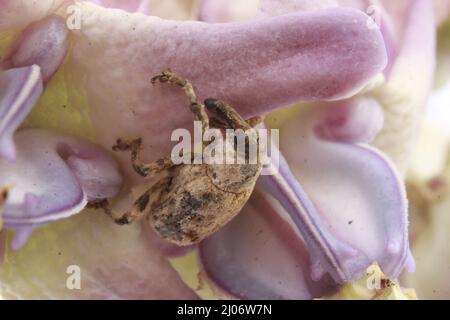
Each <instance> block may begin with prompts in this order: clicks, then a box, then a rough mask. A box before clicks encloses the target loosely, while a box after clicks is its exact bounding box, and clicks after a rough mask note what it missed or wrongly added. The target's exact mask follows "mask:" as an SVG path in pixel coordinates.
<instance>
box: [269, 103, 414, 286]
mask: <svg viewBox="0 0 450 320" xmlns="http://www.w3.org/2000/svg"><path fill="white" fill-rule="evenodd" d="M369 106H370V105H369ZM333 113H334V110H333V106H331V107H330V106H325V107H323V108H317V107H316V108H309V109H308V110H304V111H303V114H302V116H301V117H299V118H298V119H297V120H295V121H293V122H292V123H291V124H290V125H288V127H287V128H286V129H285V130H284V131H282V139H281V142H282V144H281V147H282V148H281V149H282V150H284V152H285V155H286V157H287V159H288V160H289V163H290V165H291V168H292V170H293V172H294V174H295V176H296V177H297V179H298V180H299V181H300V183H301V185H302V187H303V189H304V191H301V190H302V188H301V187H300V185H297V186H296V181H295V179H292V178H289V179H288V180H286V178H288V177H290V176H291V175H290V173H289V171H286V170H288V168H287V167H286V166H283V165H281V166H280V179H278V178H277V177H278V175H276V176H274V177H270V176H268V177H263V179H269V187H271V189H274V188H278V190H284V189H289V188H292V190H294V191H292V192H294V193H295V194H297V195H298V196H294V195H293V194H292V196H291V197H289V198H286V197H284V195H285V194H284V192H281V191H280V192H277V195H278V198H279V199H280V201H281V203H282V204H284V205H285V206H286V209H287V210H288V212H289V213H291V216H292V217H293V218H294V221H295V217H296V216H295V215H292V212H297V215H298V214H299V218H297V219H300V220H298V221H299V222H297V225H298V226H299V228H300V230H301V228H307V229H306V231H304V232H303V236H304V237H305V240H306V241H307V243H308V244H309V247H310V250H312V252H311V254H312V259H313V260H312V263H313V266H314V267H313V270H312V271H313V278H315V279H318V278H320V277H321V276H322V275H323V274H324V273H326V272H328V273H330V274H331V275H332V276H333V278H334V279H335V280H336V281H337V282H345V281H350V280H355V279H356V278H357V277H358V276H360V275H361V273H362V272H363V271H364V270H365V268H367V267H368V266H369V265H370V264H371V263H373V262H375V261H377V262H378V263H379V264H380V266H381V268H382V270H383V271H384V272H385V273H386V274H387V275H388V276H389V277H394V278H395V277H397V276H398V275H399V274H400V272H401V271H402V270H403V268H404V267H405V265H406V264H407V263H412V260H411V259H410V256H409V243H408V232H407V225H408V221H407V205H406V204H407V202H406V194H405V190H404V185H403V182H402V181H401V179H400V178H399V177H398V175H397V173H396V171H395V169H394V168H393V166H392V164H391V163H390V161H389V160H388V159H387V158H386V157H385V156H383V155H382V154H381V153H379V152H378V151H376V150H375V149H373V148H370V147H369V146H367V145H363V144H349V143H343V142H340V141H339V139H334V140H335V141H327V140H324V139H323V138H324V137H326V136H324V135H322V136H320V135H317V131H316V130H315V128H317V127H319V128H320V127H322V128H323V127H324V126H326V124H327V119H328V115H329V114H331V115H333ZM371 120H372V119H367V122H368V125H370V121H371ZM348 123H349V124H352V122H351V121H350V122H348ZM331 129H333V128H331ZM350 129H352V127H351V126H350ZM340 132H342V128H341V129H340ZM363 136H365V134H364V135H363ZM344 137H345V135H344ZM344 140H346V138H345V139H344ZM351 140H354V139H353V138H352V139H351ZM295 190H297V191H295ZM302 192H304V194H302ZM286 194H287V195H289V193H286ZM296 197H297V198H298V199H303V200H302V202H296V200H295V199H296ZM284 198H286V200H283V199H284ZM307 198H309V199H310V201H308V200H307ZM296 203H297V204H296ZM297 206H298V207H299V209H298V210H297V209H295V208H296V207H297ZM289 208H290V209H289ZM294 209H295V210H294ZM302 221H305V222H302ZM308 221H311V222H308ZM305 225H306V227H305ZM308 228H309V229H308ZM305 232H306V233H305Z"/></svg>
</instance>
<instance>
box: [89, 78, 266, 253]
mask: <svg viewBox="0 0 450 320" xmlns="http://www.w3.org/2000/svg"><path fill="white" fill-rule="evenodd" d="M156 81H159V82H161V83H172V84H175V85H178V86H180V87H182V88H183V89H184V91H185V93H186V95H187V97H188V98H189V102H190V108H191V111H192V113H193V114H194V120H197V121H201V122H202V128H203V131H205V130H207V129H208V128H209V123H210V118H209V116H208V114H207V113H206V111H205V106H206V108H207V109H208V110H209V111H210V112H211V113H212V114H214V115H215V117H213V118H211V123H213V122H214V126H215V127H217V128H219V129H228V128H230V129H242V132H245V133H246V135H247V136H246V138H245V139H246V140H245V141H246V143H250V142H251V143H255V145H256V146H258V135H257V133H256V130H250V129H252V127H253V126H254V125H255V124H256V123H257V122H259V121H261V120H262V119H260V118H254V119H251V120H249V121H245V120H244V119H242V118H241V116H240V115H239V114H238V113H237V112H236V111H235V110H234V109H233V108H232V107H230V106H228V105H227V104H226V103H224V102H223V101H220V100H216V99H206V100H205V103H204V104H202V103H199V102H197V99H196V96H195V92H194V89H193V87H192V85H191V84H190V83H189V82H188V81H186V80H184V79H181V78H179V77H178V76H176V75H175V74H174V73H172V72H171V71H170V70H168V71H165V72H163V73H162V74H160V75H158V76H155V77H153V79H152V83H155V82H156ZM140 148H141V139H136V140H133V141H124V140H122V139H119V140H118V141H117V143H116V145H115V146H114V147H113V150H121V151H131V161H132V165H133V168H134V169H135V171H136V172H137V173H138V174H140V175H142V176H145V177H148V176H150V175H155V174H159V173H161V172H165V173H166V174H165V175H164V177H163V178H161V179H160V180H159V181H158V182H156V183H155V184H154V185H153V186H151V187H150V188H149V189H148V190H147V191H145V192H144V193H143V194H142V195H141V196H139V198H138V199H137V200H136V201H135V202H134V205H133V207H132V209H131V210H130V211H128V212H126V213H125V214H123V215H122V216H120V217H119V218H115V217H114V216H115V215H114V214H113V213H112V212H111V210H110V209H109V205H108V202H107V201H106V200H104V201H102V202H100V203H96V204H92V206H95V207H97V208H99V207H100V208H103V209H104V210H105V211H106V213H108V214H109V215H111V217H113V219H114V221H115V222H116V223H118V224H121V225H123V224H129V223H131V222H132V221H134V220H135V219H136V218H138V217H140V216H143V215H144V216H146V217H147V219H148V221H149V223H150V225H151V226H152V227H153V229H154V230H155V231H156V232H157V233H158V234H159V235H160V236H161V237H162V238H163V239H166V240H168V241H170V242H172V243H175V244H178V245H191V244H194V243H197V242H199V241H201V240H203V239H205V238H206V237H208V236H210V235H211V234H212V233H214V232H215V231H217V230H218V229H220V228H221V227H223V226H224V225H225V224H226V223H228V222H229V221H230V220H231V219H232V218H233V217H235V216H236V215H237V214H238V213H239V212H240V211H241V209H242V207H243V206H244V205H245V203H246V202H247V201H248V199H249V197H250V195H251V193H252V192H253V189H254V187H255V183H256V180H257V179H258V177H259V175H260V172H261V168H262V165H261V161H257V160H258V159H256V161H255V159H250V158H251V157H250V156H249V152H248V151H247V150H246V151H245V154H240V153H239V152H236V155H237V158H238V159H239V158H240V159H241V160H242V159H244V162H238V163H242V164H208V163H211V162H208V161H207V160H206V161H205V159H203V164H180V165H175V164H173V163H172V161H171V160H170V159H168V158H164V159H160V160H158V161H156V162H154V163H150V164H144V163H142V162H141V161H140V160H139V157H138V156H139V151H140ZM233 148H234V146H232V148H231V149H232V150H233ZM227 150H228V151H227V152H229V149H227ZM259 154H260V150H258V154H257V155H256V157H257V158H258V155H259ZM192 156H193V155H192ZM225 156H226V155H224V159H225ZM254 156H255V155H252V157H254Z"/></svg>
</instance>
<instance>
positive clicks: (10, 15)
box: [0, 0, 72, 31]
mask: <svg viewBox="0 0 450 320" xmlns="http://www.w3.org/2000/svg"><path fill="white" fill-rule="evenodd" d="M71 2H72V1H68V0H39V1H29V0H0V31H2V30H8V29H13V28H14V29H16V30H20V29H21V28H24V27H25V26H27V25H28V24H29V23H32V22H34V21H37V20H41V19H42V18H44V17H46V16H48V15H50V14H52V13H53V12H55V11H57V10H58V9H60V8H61V7H62V6H63V5H64V4H67V3H71Z"/></svg>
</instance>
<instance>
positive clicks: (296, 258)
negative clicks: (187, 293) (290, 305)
mask: <svg viewBox="0 0 450 320" xmlns="http://www.w3.org/2000/svg"><path fill="white" fill-rule="evenodd" d="M265 197H266V196H265V195H263V194H261V193H259V192H255V193H254V194H253V195H252V198H251V199H250V201H249V202H248V203H247V205H246V206H245V207H244V209H243V210H242V212H241V213H240V214H239V216H237V217H236V218H235V219H233V220H232V221H231V222H230V223H229V224H228V225H227V226H225V227H224V228H223V229H221V230H220V231H219V232H217V233H216V234H214V235H213V236H211V237H210V238H208V239H206V240H205V241H203V242H202V243H201V244H200V246H199V250H200V259H201V262H202V268H203V270H204V272H205V274H206V276H207V279H208V278H209V280H210V281H213V284H214V286H215V287H217V288H218V289H220V290H223V291H224V293H225V294H227V295H228V296H233V297H235V298H241V299H312V298H317V297H320V296H323V295H325V294H327V293H329V292H330V291H331V290H332V289H333V288H335V286H336V285H335V284H334V283H333V281H331V279H327V280H323V281H320V282H314V281H312V280H311V278H310V276H309V275H310V269H309V268H310V263H309V255H308V252H307V250H306V247H305V245H304V243H303V240H302V239H301V237H300V236H299V235H298V233H296V232H295V229H293V228H292V225H290V224H289V222H288V221H287V220H286V219H287V216H286V213H285V212H284V211H283V209H282V208H280V207H279V205H278V206H277V205H276V202H275V203H273V201H274V200H273V199H272V203H271V202H270V201H269V200H268V199H267V198H265Z"/></svg>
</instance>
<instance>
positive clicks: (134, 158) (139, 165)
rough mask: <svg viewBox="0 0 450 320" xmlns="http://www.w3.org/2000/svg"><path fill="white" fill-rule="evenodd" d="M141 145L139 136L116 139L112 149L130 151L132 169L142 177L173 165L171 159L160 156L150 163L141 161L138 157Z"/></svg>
mask: <svg viewBox="0 0 450 320" xmlns="http://www.w3.org/2000/svg"><path fill="white" fill-rule="evenodd" d="M141 145H142V139H141V138H138V139H134V140H131V141H126V140H123V139H117V141H116V144H115V145H114V146H113V147H112V149H113V150H114V151H131V164H132V165H133V169H134V171H136V172H137V173H138V174H139V175H141V176H143V177H147V176H148V175H150V174H156V173H158V172H161V171H163V170H166V169H168V168H170V167H173V166H174V164H173V163H172V160H170V159H169V158H162V159H159V160H157V161H155V162H152V163H143V162H142V161H141V160H140V157H139V153H140V151H141V149H142V148H141Z"/></svg>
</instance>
